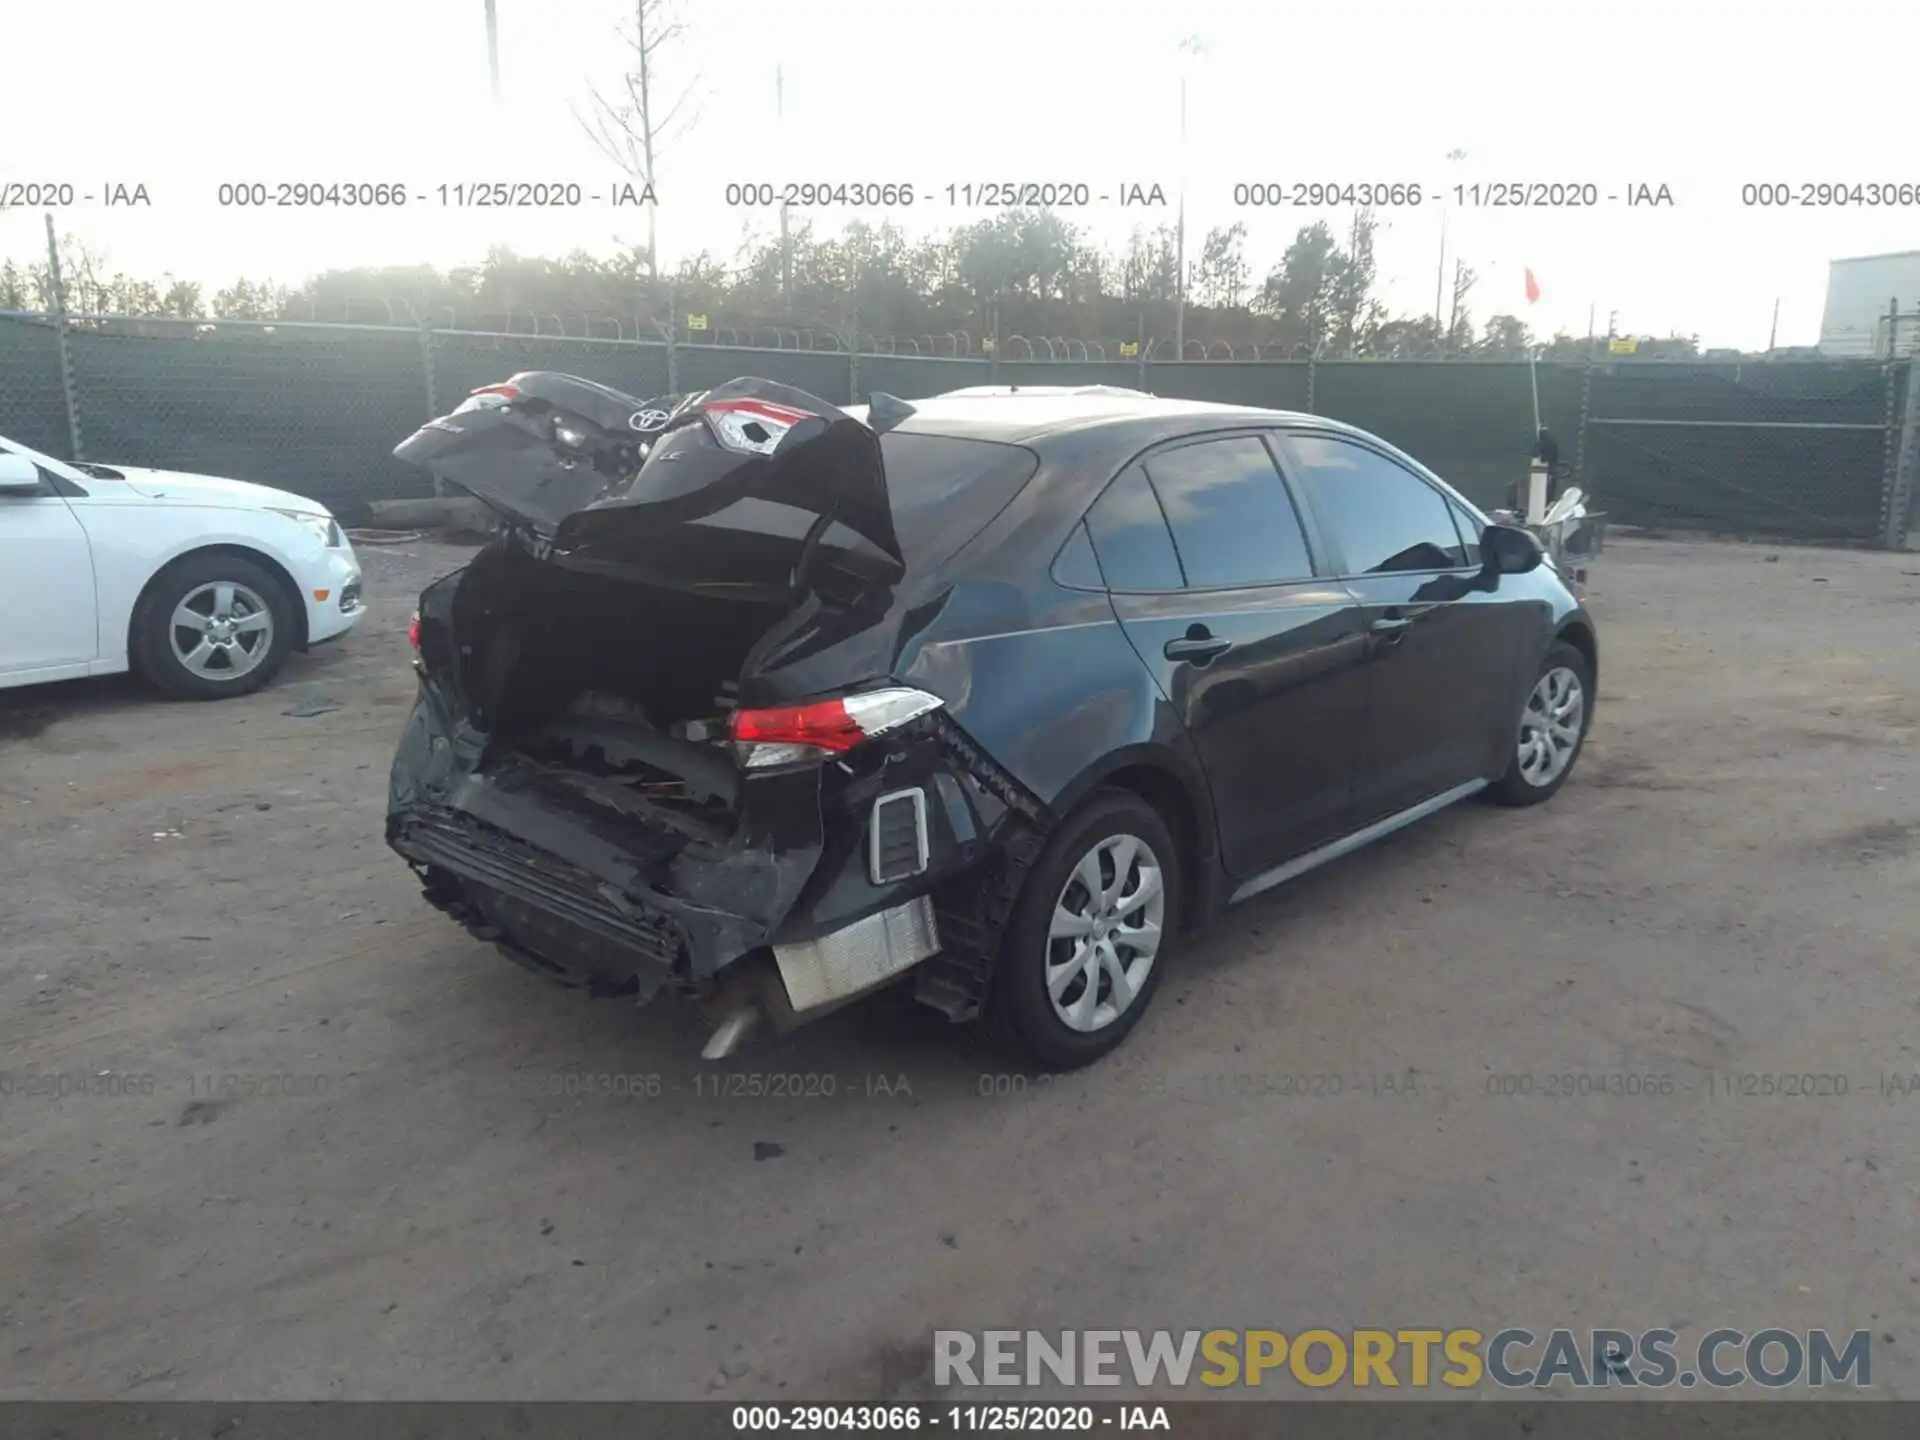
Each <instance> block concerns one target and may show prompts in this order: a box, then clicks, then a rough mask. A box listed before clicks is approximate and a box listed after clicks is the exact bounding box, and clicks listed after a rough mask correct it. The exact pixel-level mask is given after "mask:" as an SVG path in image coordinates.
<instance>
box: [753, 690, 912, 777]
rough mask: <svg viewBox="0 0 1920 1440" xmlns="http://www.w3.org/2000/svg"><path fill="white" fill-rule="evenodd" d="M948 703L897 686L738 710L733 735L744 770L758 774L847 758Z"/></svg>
mask: <svg viewBox="0 0 1920 1440" xmlns="http://www.w3.org/2000/svg"><path fill="white" fill-rule="evenodd" d="M944 703H945V702H944V701H942V700H941V699H940V698H939V697H938V696H937V695H929V694H927V693H926V692H925V691H924V690H911V689H908V688H906V687H904V686H897V687H894V688H892V689H887V690H869V691H867V692H866V693H864V694H861V695H844V696H841V697H839V698H838V699H834V700H815V701H812V702H810V703H808V704H805V705H782V706H780V707H779V708H777V709H772V710H736V711H734V712H733V718H732V720H731V721H730V723H729V733H730V734H731V735H732V737H733V747H734V753H735V754H736V755H738V756H739V757H740V763H741V765H743V766H744V767H745V768H747V769H749V770H758V769H763V768H765V767H767V766H770V765H791V764H794V763H796V762H797V761H801V760H819V759H824V758H826V757H827V756H830V755H844V754H845V753H846V752H847V751H849V750H851V749H853V748H854V747H855V746H856V745H860V744H862V743H863V742H865V741H868V740H871V739H872V738H873V737H874V736H876V735H883V734H885V733H886V732H887V731H889V730H894V729H897V728H898V727H900V726H902V725H904V724H906V723H907V722H908V721H909V720H917V719H918V718H919V717H920V716H922V715H925V714H926V713H927V712H928V711H930V710H937V709H939V708H940V706H941V705H942V704H944Z"/></svg>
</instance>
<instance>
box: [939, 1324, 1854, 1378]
mask: <svg viewBox="0 0 1920 1440" xmlns="http://www.w3.org/2000/svg"><path fill="white" fill-rule="evenodd" d="M1872 1378H1873V1335H1872V1332H1871V1331H1867V1330H1855V1331H1854V1332H1852V1334H1850V1335H1848V1336H1847V1337H1846V1339H1845V1341H1844V1343H1836V1342H1835V1340H1834V1338H1833V1336H1832V1335H1831V1334H1830V1333H1829V1332H1828V1331H1825V1330H1808V1331H1805V1332H1797V1331H1793V1330H1785V1329H1779V1328H1773V1329H1765V1330H1756V1331H1752V1332H1748V1331H1745V1330H1734V1329H1719V1330H1710V1331H1708V1332H1707V1333H1706V1334H1704V1335H1702V1336H1701V1337H1700V1338H1699V1339H1698V1340H1697V1341H1694V1342H1691V1343H1689V1344H1686V1345H1683V1344H1682V1343H1681V1341H1680V1337H1679V1334H1678V1333H1677V1332H1676V1331H1673V1330H1665V1329H1660V1330H1641V1331H1629V1330H1585V1331H1576V1330H1573V1329H1570V1328H1559V1329H1555V1330H1551V1331H1548V1332H1547V1333H1545V1334H1544V1335H1536V1334H1535V1333H1534V1332H1533V1331H1530V1330H1524V1329H1520V1328H1518V1327H1512V1328H1508V1329H1504V1330H1497V1331H1495V1332H1493V1334H1492V1336H1491V1337H1489V1336H1487V1335H1486V1334H1485V1333H1483V1332H1482V1331H1479V1330H1464V1329H1462V1330H1433V1329H1406V1330H1369V1329H1356V1330H1347V1331H1337V1330H1320V1329H1315V1330H1301V1331H1298V1332H1296V1333H1295V1334H1293V1335H1287V1334H1284V1333H1282V1332H1281V1331H1278V1330H1206V1331H1200V1330H1184V1331H1174V1330H1059V1331H1051V1332H1049V1331H1040V1330H981V1331H971V1330H936V1331H934V1333H933V1383H934V1384H935V1385H937V1386H948V1385H966V1386H985V1387H996V1386H1004V1387H1009V1388H1019V1387H1037V1386H1045V1385H1064V1386H1074V1387H1078V1386H1107V1385H1127V1384H1132V1385H1133V1386H1134V1387H1136V1388H1138V1389H1142V1390H1145V1389H1150V1388H1152V1387H1154V1386H1158V1385H1171V1386H1174V1387H1186V1386H1191V1385H1195V1384H1198V1385H1203V1386H1207V1387H1209V1388H1213V1389H1220V1388H1224V1387H1227V1386H1241V1387H1252V1388H1258V1387H1261V1386H1264V1385H1289V1384H1292V1385H1305V1386H1308V1387H1310V1388H1313V1389H1325V1388H1326V1387H1328V1386H1332V1385H1351V1386H1355V1387H1358V1388H1362V1389H1365V1388H1369V1387H1394V1388H1400V1387H1404V1388H1407V1389H1421V1388H1424V1387H1428V1386H1434V1385H1445V1386H1449V1387H1451V1388H1454V1389H1469V1388H1471V1387H1473V1386H1476V1385H1479V1384H1480V1383H1481V1382H1482V1381H1483V1380H1490V1381H1492V1382H1493V1384H1495V1385H1497V1386H1499V1387H1500V1388H1502V1389H1507V1390H1532V1389H1540V1388H1543V1387H1547V1386H1552V1385H1555V1384H1556V1383H1564V1384H1566V1385H1568V1386H1571V1387H1572V1388H1574V1389H1580V1390H1586V1389H1606V1388H1611V1387H1626V1388H1640V1389H1665V1388H1669V1387H1679V1388H1682V1389H1687V1388H1691V1387H1694V1386H1697V1385H1703V1384H1704V1385H1706V1386H1709V1387H1711V1388H1714V1389H1720V1390H1727V1389H1733V1388H1735V1387H1738V1386H1742V1385H1755V1386H1761V1387H1763V1388H1766V1389H1773V1390H1778V1389H1782V1388H1785V1387H1787V1386H1791V1385H1805V1386H1807V1387H1809V1388H1812V1389H1822V1388H1825V1387H1827V1386H1832V1385H1846V1386H1850V1387H1852V1388H1854V1389H1860V1390H1865V1389H1869V1388H1871V1385H1872Z"/></svg>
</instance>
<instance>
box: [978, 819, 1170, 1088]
mask: <svg viewBox="0 0 1920 1440" xmlns="http://www.w3.org/2000/svg"><path fill="white" fill-rule="evenodd" d="M1182 899H1183V889H1182V876H1181V874H1180V854H1179V851H1178V849H1177V847H1176V846H1175V844H1174V839H1173V834H1172V832H1171V831H1170V830H1169V829H1168V828H1167V823H1166V821H1165V820H1164V819H1162V818H1161V816H1160V813H1159V812H1158V811H1157V810H1155V809H1154V808H1153V806H1151V805H1149V804H1148V803H1147V802H1146V801H1145V800H1143V799H1141V798H1140V797H1139V796H1138V795H1135V794H1133V793H1132V792H1131V791H1125V790H1102V791H1098V792H1096V793H1095V794H1094V795H1093V796H1092V797H1090V798H1089V799H1088V800H1087V801H1086V803H1084V804H1083V805H1081V807H1080V808H1079V809H1078V810H1076V811H1074V812H1073V813H1072V814H1071V815H1069V816H1068V817H1067V818H1066V819H1065V820H1064V821H1062V822H1061V824H1060V825H1059V826H1058V828H1056V829H1055V831H1054V833H1053V835H1052V837H1051V838H1050V839H1049V840H1048V842H1047V844H1046V847H1045V848H1044V849H1043V850H1042V851H1041V853H1040V856H1039V858H1038V859H1037V860H1035V862H1034V865H1033V869H1032V870H1031V871H1030V872H1029V873H1028V875H1027V881H1026V885H1025V886H1024V887H1023V889H1022V891H1021V895H1020V899H1019V901H1018V903H1017V904H1016V905H1015V906H1014V910H1013V914H1012V915H1011V916H1010V917H1009V918H1008V921H1007V927H1006V931H1005V933H1004V935H1003V936H1002V939H1001V949H1000V960H999V964H998V966H997V967H996V969H995V972H994V994H993V1005H992V1008H993V1011H994V1019H995V1020H996V1022H997V1025H996V1028H997V1029H999V1030H1000V1031H1001V1033H1002V1034H1004V1035H1005V1036H1006V1037H1007V1038H1009V1039H1011V1040H1012V1041H1013V1042H1015V1043H1016V1044H1017V1045H1018V1046H1019V1047H1020V1048H1021V1049H1022V1050H1024V1051H1025V1052H1026V1053H1027V1054H1028V1055H1030V1056H1031V1057H1032V1058H1033V1059H1034V1060H1035V1061H1037V1062H1038V1063H1039V1064H1040V1065H1041V1066H1042V1067H1043V1068H1044V1069H1047V1070H1054V1071H1058V1070H1075V1069H1078V1068H1080V1067H1081V1066H1083V1065H1091V1064H1092V1063H1093V1062H1094V1061H1096V1060H1098V1059H1099V1058H1100V1057H1101V1056H1103V1055H1105V1054H1106V1053H1107V1052H1108V1051H1110V1050H1112V1049H1113V1048H1114V1047H1116V1046H1117V1045H1119V1044H1120V1042H1121V1041H1123V1040H1125V1039H1126V1038H1127V1036H1128V1035H1130V1034H1131V1033H1132V1032H1133V1027H1134V1026H1135V1025H1137V1024H1139V1023H1140V1017H1141V1016H1142V1015H1143V1014H1145V1013H1146V1009H1147V1006H1148V1005H1149V1004H1151V1003H1152V1001H1153V995H1154V991H1155V990H1157V989H1158V988H1159V986H1160V977H1161V976H1162V975H1163V974H1165V973H1166V967H1167V962H1168V959H1169V958H1170V952H1171V951H1172V949H1173V947H1174V940H1175V938H1176V932H1177V930H1178V928H1179V923H1178V922H1179V916H1180V913H1181V911H1180V903H1181V900H1182Z"/></svg>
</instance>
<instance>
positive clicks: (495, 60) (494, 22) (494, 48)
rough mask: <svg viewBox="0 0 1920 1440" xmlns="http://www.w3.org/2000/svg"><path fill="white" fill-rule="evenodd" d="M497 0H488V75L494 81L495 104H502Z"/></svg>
mask: <svg viewBox="0 0 1920 1440" xmlns="http://www.w3.org/2000/svg"><path fill="white" fill-rule="evenodd" d="M494 5H495V0H487V74H488V75H489V76H490V77H491V78H492V80H493V103H494V104H496V105H498V104H499V103H500V17H499V16H498V15H497V14H495V13H494Z"/></svg>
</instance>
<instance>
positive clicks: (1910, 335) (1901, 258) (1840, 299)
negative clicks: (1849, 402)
mask: <svg viewBox="0 0 1920 1440" xmlns="http://www.w3.org/2000/svg"><path fill="white" fill-rule="evenodd" d="M1820 353H1821V354H1822V355H1830V356H1833V357H1834V358H1836V359H1881V360H1884V359H1888V358H1891V357H1895V356H1901V355H1909V356H1910V355H1920V250H1903V251H1899V252H1896V253H1894V254H1891V255H1861V256H1857V257H1855V258H1853V259H1850V260H1832V261H1829V262H1828V264H1827V308H1826V312H1825V313H1824V314H1823V315H1822V316H1821V319H1820Z"/></svg>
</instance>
